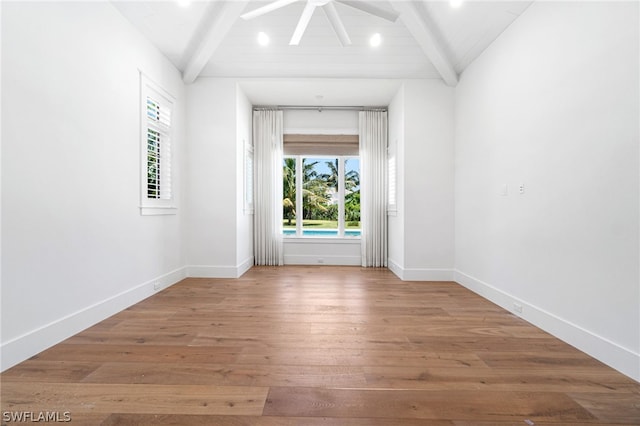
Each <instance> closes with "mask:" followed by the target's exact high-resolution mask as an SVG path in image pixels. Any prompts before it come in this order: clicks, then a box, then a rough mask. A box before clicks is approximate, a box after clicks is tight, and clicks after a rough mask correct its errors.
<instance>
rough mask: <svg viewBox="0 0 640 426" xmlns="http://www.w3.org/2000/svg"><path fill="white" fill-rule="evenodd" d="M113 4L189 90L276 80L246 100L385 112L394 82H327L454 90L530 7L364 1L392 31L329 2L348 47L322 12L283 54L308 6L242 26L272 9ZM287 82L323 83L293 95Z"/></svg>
mask: <svg viewBox="0 0 640 426" xmlns="http://www.w3.org/2000/svg"><path fill="white" fill-rule="evenodd" d="M112 2H113V4H114V5H115V7H116V8H117V9H118V10H119V11H120V12H121V13H122V14H123V15H124V16H125V17H126V18H127V19H128V20H129V21H130V22H131V23H132V24H133V25H134V26H135V27H137V28H138V29H139V30H140V31H141V32H142V34H144V35H145V36H146V37H147V38H148V39H149V40H150V41H151V42H152V43H153V44H154V45H155V46H157V47H158V49H159V50H160V51H161V52H163V53H164V54H165V55H166V56H167V57H168V58H169V59H170V60H171V62H172V63H173V64H174V65H175V66H176V67H177V68H178V69H180V70H181V71H183V73H184V74H185V81H186V82H187V83H189V82H191V81H192V80H193V79H195V78H196V77H197V76H200V77H245V78H249V79H257V80H256V81H259V79H264V78H270V79H280V80H278V81H272V82H271V83H273V84H272V86H271V87H269V86H268V85H265V84H263V83H257V82H254V83H249V82H247V84H246V88H245V91H246V92H247V93H248V94H249V96H250V99H251V100H252V102H254V103H255V104H262V103H264V104H269V103H274V102H273V99H272V97H270V96H267V94H268V93H270V92H275V93H276V94H277V95H278V96H279V99H281V100H280V101H278V102H277V103H279V104H281V105H283V104H290V105H294V104H305V105H309V104H312V105H315V104H316V102H318V101H317V99H316V96H317V95H318V94H322V95H323V96H324V104H325V105H344V104H349V103H350V102H349V99H353V96H351V95H348V93H349V92H353V91H359V99H361V98H362V97H363V96H364V97H368V98H370V101H369V103H364V102H362V101H360V102H359V104H361V105H385V104H387V103H388V101H389V100H390V97H389V96H392V95H393V93H395V91H396V90H397V83H393V82H387V83H381V82H380V81H376V82H375V87H376V92H377V93H379V94H378V95H373V94H372V93H371V92H372V90H371V87H372V86H371V84H372V82H371V81H369V82H365V81H364V80H363V82H362V84H361V85H357V84H356V86H362V87H361V88H355V87H353V86H354V85H353V84H351V85H349V84H344V83H341V82H340V81H334V82H333V83H330V80H326V79H353V78H358V79H406V78H443V79H444V80H445V81H446V82H447V83H448V84H450V85H455V83H456V82H457V76H458V75H459V74H460V73H461V72H462V71H463V70H464V69H465V67H466V66H467V65H469V64H470V63H471V62H472V61H473V60H474V59H475V58H477V57H478V56H479V55H480V54H481V53H482V52H483V51H484V50H485V49H486V48H487V46H489V45H490V44H491V43H492V42H493V41H494V40H495V39H496V38H497V37H498V36H499V35H500V34H501V33H502V32H503V31H504V30H505V29H506V28H507V27H508V26H509V25H510V24H511V23H512V22H513V21H514V20H515V19H516V18H517V17H518V16H519V15H520V14H521V13H522V12H524V10H525V9H526V8H527V7H528V6H529V5H530V4H531V1H473V0H466V2H464V3H463V5H462V6H461V7H460V8H456V9H454V8H452V7H451V6H450V4H449V1H407V0H391V1H379V0H368V1H367V2H368V3H374V4H375V5H376V6H378V7H379V8H383V9H387V10H396V11H398V12H400V13H401V14H400V18H399V19H398V20H397V21H396V22H389V21H386V20H384V19H382V18H379V17H376V16H373V15H369V14H367V13H365V12H362V11H360V10H357V9H354V8H352V7H349V6H346V5H344V4H341V3H335V7H336V9H337V11H338V13H339V16H340V17H341V18H342V21H343V22H344V26H345V28H346V31H347V33H348V34H349V36H350V38H351V41H352V45H350V46H346V47H343V46H341V44H340V42H339V40H338V38H337V37H336V35H335V33H334V32H333V30H332V28H331V26H330V25H329V22H328V20H327V18H326V16H325V15H324V14H323V13H321V12H320V11H318V10H316V12H315V13H314V15H313V17H312V18H311V21H310V23H309V26H308V28H307V30H306V32H305V34H304V36H303V38H302V40H301V42H300V45H298V46H290V45H289V39H290V38H291V35H292V34H293V32H294V29H295V27H296V24H297V22H298V19H299V17H300V15H301V14H302V10H303V8H304V5H305V3H306V1H305V0H300V1H299V2H297V3H293V4H290V5H288V6H285V7H282V8H280V9H278V10H275V11H273V12H270V13H268V14H266V15H263V16H260V17H257V18H255V19H252V20H244V19H241V18H239V14H240V13H244V12H247V11H250V10H253V9H256V8H258V7H260V6H263V5H264V4H267V3H268V1H262V0H259V1H258V0H252V1H250V2H247V1H239V0H235V2H234V3H233V4H234V6H233V7H229V6H228V5H229V4H232V3H229V2H225V1H219V0H216V1H204V0H201V1H197V0H193V1H192V2H191V4H190V5H189V6H188V7H181V6H179V5H178V3H177V1H174V0H159V1H158V0H156V1H137V0H112ZM245 3H248V4H245ZM260 31H264V32H265V33H267V34H268V35H269V36H270V39H271V41H270V44H269V45H268V46H266V47H263V46H260V45H258V43H257V40H256V39H257V34H258V32H260ZM375 32H377V33H380V34H381V35H382V39H383V42H382V45H381V46H380V47H378V48H372V47H371V46H369V37H370V36H371V35H372V34H373V33H375ZM291 78H305V79H312V81H313V79H323V80H317V81H316V84H315V85H314V84H311V85H309V83H306V84H305V85H303V86H301V87H296V84H295V83H293V82H291V81H290V79H291ZM323 84H324V88H323ZM391 87H395V88H396V89H391ZM390 91H392V92H393V93H392V94H391V95H389V94H388V92H390ZM304 97H306V98H309V97H312V98H313V100H314V102H313V103H312V102H310V101H308V100H307V101H302V100H301V98H304ZM342 98H347V99H342ZM330 99H333V101H332V102H330ZM305 102H306V103H305Z"/></svg>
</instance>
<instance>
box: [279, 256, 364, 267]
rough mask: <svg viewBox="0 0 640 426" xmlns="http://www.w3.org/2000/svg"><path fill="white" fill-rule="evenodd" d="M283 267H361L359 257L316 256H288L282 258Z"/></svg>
mask: <svg viewBox="0 0 640 426" xmlns="http://www.w3.org/2000/svg"><path fill="white" fill-rule="evenodd" d="M284 264H285V265H333V266H361V265H362V258H361V257H360V256H322V255H321V256H318V255H297V254H289V255H285V256H284Z"/></svg>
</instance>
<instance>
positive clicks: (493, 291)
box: [454, 270, 640, 381]
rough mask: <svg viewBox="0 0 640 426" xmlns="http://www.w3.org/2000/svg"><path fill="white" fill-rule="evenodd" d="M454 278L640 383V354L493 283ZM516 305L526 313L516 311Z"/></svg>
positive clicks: (462, 276) (457, 274)
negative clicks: (507, 291) (513, 294)
mask: <svg viewBox="0 0 640 426" xmlns="http://www.w3.org/2000/svg"><path fill="white" fill-rule="evenodd" d="M454 279H455V281H456V282H458V283H459V284H460V285H462V286H463V287H466V288H467V289H469V290H471V291H473V292H474V293H476V294H478V295H480V296H482V297H484V298H485V299H487V300H490V301H491V302H493V303H495V304H497V305H499V306H501V307H502V308H504V309H506V310H508V311H510V312H512V313H513V314H514V315H517V316H519V317H521V318H522V319H524V320H526V321H528V322H530V323H531V324H533V325H535V326H536V327H539V328H541V329H542V330H544V331H546V332H548V333H550V334H552V335H553V336H555V337H557V338H559V339H560V340H563V341H564V342H566V343H568V344H570V345H572V346H574V347H576V348H577V349H579V350H581V351H583V352H585V353H587V354H588V355H590V356H592V357H594V358H596V359H598V360H599V361H602V362H603V363H605V364H607V365H609V366H610V367H612V368H615V369H616V370H618V371H619V372H621V373H622V374H625V375H627V376H629V377H631V378H632V379H634V380H636V381H640V354H639V353H636V352H634V351H633V350H631V349H628V348H625V347H622V346H620V345H618V344H617V343H615V342H612V341H610V340H608V339H607V338H605V337H602V336H599V335H597V334H595V333H593V332H591V331H589V330H586V329H584V328H582V327H581V326H579V325H577V324H574V323H572V322H570V321H568V320H566V319H564V318H560V317H559V316H557V315H555V314H553V313H551V312H548V311H546V310H544V309H542V308H540V307H538V306H535V305H532V304H530V303H527V302H526V301H524V300H522V299H519V298H517V297H515V296H512V295H511V294H509V293H506V292H504V291H502V290H500V289H498V288H496V287H494V286H492V285H491V284H489V283H486V282H483V281H481V280H479V279H477V278H474V277H472V276H470V275H467V274H465V273H464V272H461V271H459V270H454ZM514 303H517V304H519V305H520V306H521V307H522V312H516V311H514Z"/></svg>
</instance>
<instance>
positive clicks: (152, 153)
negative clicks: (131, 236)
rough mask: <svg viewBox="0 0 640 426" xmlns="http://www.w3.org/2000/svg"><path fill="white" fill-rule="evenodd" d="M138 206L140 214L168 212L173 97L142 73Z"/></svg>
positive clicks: (170, 187) (171, 199)
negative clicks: (140, 209)
mask: <svg viewBox="0 0 640 426" xmlns="http://www.w3.org/2000/svg"><path fill="white" fill-rule="evenodd" d="M141 86H142V87H141V89H142V90H141V95H142V96H141V97H142V99H141V104H142V115H141V126H142V128H141V134H142V147H141V157H142V164H141V168H142V170H141V172H142V173H141V187H142V188H141V189H142V190H141V208H142V214H171V213H173V211H172V210H175V206H174V205H173V191H172V174H171V164H172V161H171V135H172V121H171V114H172V110H173V105H174V99H173V97H172V96H171V95H169V94H168V93H166V92H165V91H164V90H163V89H162V88H160V87H159V86H158V85H156V84H155V83H153V82H152V81H150V80H149V79H148V78H146V77H145V76H144V75H142V76H141Z"/></svg>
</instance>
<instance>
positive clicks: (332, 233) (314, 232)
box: [282, 229, 360, 237]
mask: <svg viewBox="0 0 640 426" xmlns="http://www.w3.org/2000/svg"><path fill="white" fill-rule="evenodd" d="M282 233H283V234H284V235H285V236H291V235H296V230H295V229H283V230H282ZM337 235H338V230H337V229H303V230H302V236H304V237H336V236H337ZM344 236H345V237H359V236H360V230H359V229H347V230H345V231H344Z"/></svg>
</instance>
